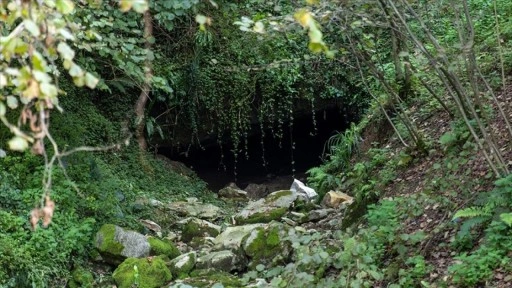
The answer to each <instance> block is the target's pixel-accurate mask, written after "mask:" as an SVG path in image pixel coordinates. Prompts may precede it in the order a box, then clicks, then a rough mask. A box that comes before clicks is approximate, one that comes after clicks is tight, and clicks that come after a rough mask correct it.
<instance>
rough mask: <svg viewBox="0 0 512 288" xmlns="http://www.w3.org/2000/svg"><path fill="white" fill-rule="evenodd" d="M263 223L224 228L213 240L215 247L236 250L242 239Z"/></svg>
mask: <svg viewBox="0 0 512 288" xmlns="http://www.w3.org/2000/svg"><path fill="white" fill-rule="evenodd" d="M263 226H265V224H249V225H243V226H232V227H228V228H226V230H224V232H222V233H221V234H219V236H217V237H216V238H215V239H214V240H213V242H214V243H215V248H216V249H219V250H220V249H232V250H238V249H239V248H240V247H241V245H242V239H243V238H244V237H245V236H246V235H247V234H249V233H251V231H252V230H254V229H256V228H258V227H263Z"/></svg>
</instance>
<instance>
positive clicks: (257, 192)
mask: <svg viewBox="0 0 512 288" xmlns="http://www.w3.org/2000/svg"><path fill="white" fill-rule="evenodd" d="M244 190H245V191H246V192H247V197H249V198H250V199H253V200H255V199H261V198H264V197H265V196H267V195H268V194H269V193H270V189H269V188H268V186H267V185H263V184H254V183H251V184H249V185H247V187H245V189H244Z"/></svg>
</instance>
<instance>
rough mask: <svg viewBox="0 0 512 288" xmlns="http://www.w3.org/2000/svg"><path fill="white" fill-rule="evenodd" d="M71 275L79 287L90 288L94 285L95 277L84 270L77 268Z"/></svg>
mask: <svg viewBox="0 0 512 288" xmlns="http://www.w3.org/2000/svg"><path fill="white" fill-rule="evenodd" d="M71 275H72V276H73V282H75V283H76V284H77V285H78V286H77V287H86V288H88V287H93V285H94V276H93V275H92V273H91V272H89V271H87V270H85V269H83V268H76V269H75V270H74V271H73V273H72V274H71Z"/></svg>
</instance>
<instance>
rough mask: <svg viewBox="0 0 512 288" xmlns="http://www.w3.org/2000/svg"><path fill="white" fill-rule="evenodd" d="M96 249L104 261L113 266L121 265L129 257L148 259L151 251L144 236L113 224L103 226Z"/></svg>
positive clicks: (97, 234)
mask: <svg viewBox="0 0 512 288" xmlns="http://www.w3.org/2000/svg"><path fill="white" fill-rule="evenodd" d="M95 247H96V249H97V250H98V252H100V254H101V256H102V257H103V259H104V260H105V261H106V262H108V263H111V264H119V263H121V262H122V261H123V260H124V259H126V258H129V257H133V258H142V257H147V256H149V251H150V245H149V242H148V240H147V239H146V237H144V235H142V234H140V233H137V232H135V231H129V230H124V229H123V228H121V227H119V226H115V225H112V224H105V225H103V226H102V227H101V228H100V230H99V231H98V233H96V241H95Z"/></svg>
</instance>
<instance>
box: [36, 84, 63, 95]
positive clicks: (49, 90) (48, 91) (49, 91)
mask: <svg viewBox="0 0 512 288" xmlns="http://www.w3.org/2000/svg"><path fill="white" fill-rule="evenodd" d="M39 89H41V93H43V94H44V95H45V96H47V97H50V98H51V97H56V96H57V93H58V90H57V87H55V85H53V84H50V83H41V85H39Z"/></svg>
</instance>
